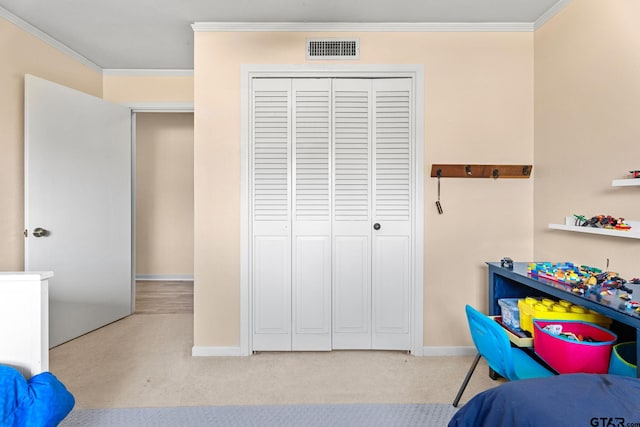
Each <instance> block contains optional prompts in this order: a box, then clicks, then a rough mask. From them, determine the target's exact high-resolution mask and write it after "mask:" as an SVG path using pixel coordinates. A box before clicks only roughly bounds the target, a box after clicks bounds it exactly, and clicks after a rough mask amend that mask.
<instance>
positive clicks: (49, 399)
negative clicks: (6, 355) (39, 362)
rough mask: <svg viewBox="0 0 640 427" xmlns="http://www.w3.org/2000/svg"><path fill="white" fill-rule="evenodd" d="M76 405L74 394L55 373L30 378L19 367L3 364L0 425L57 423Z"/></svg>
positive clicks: (38, 426) (31, 426)
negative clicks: (24, 375)
mask: <svg viewBox="0 0 640 427" xmlns="http://www.w3.org/2000/svg"><path fill="white" fill-rule="evenodd" d="M73 405H75V399H74V398H73V395H72V394H71V393H70V392H69V391H68V390H67V388H66V387H65V386H64V384H62V383H61V382H60V380H58V379H57V378H56V377H55V376H54V375H53V374H52V373H50V372H43V373H41V374H38V375H34V376H33V377H31V378H30V379H29V380H28V381H27V380H26V379H25V378H24V377H23V376H22V374H21V373H20V372H19V371H18V370H17V369H15V368H12V367H10V366H4V365H0V426H2V427H18V426H20V427H50V426H57V425H58V424H59V423H60V421H62V420H63V419H64V417H66V416H67V414H68V413H69V412H71V409H73Z"/></svg>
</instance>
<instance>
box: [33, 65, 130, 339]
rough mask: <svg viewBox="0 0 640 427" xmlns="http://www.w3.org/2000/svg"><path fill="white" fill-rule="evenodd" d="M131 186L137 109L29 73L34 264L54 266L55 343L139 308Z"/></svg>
mask: <svg viewBox="0 0 640 427" xmlns="http://www.w3.org/2000/svg"><path fill="white" fill-rule="evenodd" d="M131 191H132V189H131V113H130V110H129V109H128V108H125V107H122V106H119V105H115V104H111V103H108V102H106V101H103V100H101V99H99V98H96V97H93V96H90V95H87V94H85V93H82V92H78V91H76V90H73V89H70V88H67V87H64V86H61V85H58V84H55V83H52V82H49V81H46V80H43V79H40V78H37V77H34V76H29V75H27V76H25V227H26V230H27V238H26V241H25V268H26V270H28V271H37V270H51V271H53V272H54V277H53V278H52V279H50V281H49V282H50V287H49V319H50V322H49V325H50V338H49V344H50V346H56V345H58V344H61V343H63V342H65V341H68V340H70V339H73V338H75V337H77V336H80V335H82V334H84V333H87V332H89V331H92V330H94V329H96V328H99V327H101V326H104V325H106V324H108V323H110V322H113V321H115V320H117V319H120V318H122V317H125V316H127V315H129V314H131V312H132V261H131V260H132V257H131V247H132V234H131V231H132V230H131V218H132V216H131ZM38 229H43V230H45V231H42V230H38ZM38 231H40V233H38ZM37 236H40V237H37Z"/></svg>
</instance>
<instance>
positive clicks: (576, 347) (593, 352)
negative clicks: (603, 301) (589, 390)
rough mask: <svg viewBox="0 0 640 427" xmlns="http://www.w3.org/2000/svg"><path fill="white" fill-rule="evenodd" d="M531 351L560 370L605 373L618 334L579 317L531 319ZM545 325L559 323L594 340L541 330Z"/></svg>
mask: <svg viewBox="0 0 640 427" xmlns="http://www.w3.org/2000/svg"><path fill="white" fill-rule="evenodd" d="M533 325H534V329H535V334H534V335H533V348H534V351H535V352H536V354H537V355H538V356H540V358H541V359H542V360H544V361H545V362H546V363H547V364H548V365H549V366H551V367H552V368H553V369H555V370H556V371H557V372H558V373H560V374H573V373H578V372H582V373H589V374H606V373H607V372H608V371H609V361H610V359H611V349H612V347H613V344H614V343H615V342H616V340H617V339H618V337H617V336H616V334H614V333H613V332H611V331H608V330H606V329H604V328H602V327H600V326H598V325H594V324H593V323H587V322H582V321H577V320H576V321H570V320H569V321H567V320H564V321H554V320H537V319H534V320H533ZM547 325H562V332H572V333H574V334H576V335H582V336H584V337H591V338H592V339H593V340H594V341H595V342H587V341H576V340H571V339H569V338H565V337H562V336H558V335H553V334H551V333H549V332H548V331H545V330H544V327H545V326H547Z"/></svg>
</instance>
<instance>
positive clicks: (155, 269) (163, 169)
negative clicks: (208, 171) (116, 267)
mask: <svg viewBox="0 0 640 427" xmlns="http://www.w3.org/2000/svg"><path fill="white" fill-rule="evenodd" d="M134 115H135V119H134V124H135V168H134V169H135V204H134V206H135V255H134V256H135V279H136V283H135V284H136V286H135V297H136V298H135V301H136V306H135V313H136V314H148V313H188V312H191V313H192V312H193V113H192V112H136V113H134Z"/></svg>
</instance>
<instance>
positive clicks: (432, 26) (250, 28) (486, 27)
mask: <svg viewBox="0 0 640 427" xmlns="http://www.w3.org/2000/svg"><path fill="white" fill-rule="evenodd" d="M191 28H192V29H193V31H194V32H227V31H228V32H234V31H238V32H243V31H246V32H254V31H255V32H261V31H265V32H288V31H295V32H310V31H314V32H315V31H322V32H531V31H533V30H534V27H533V23H530V22H473V23H467V22H413V23H410V22H377V23H365V22H194V23H193V24H191Z"/></svg>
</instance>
